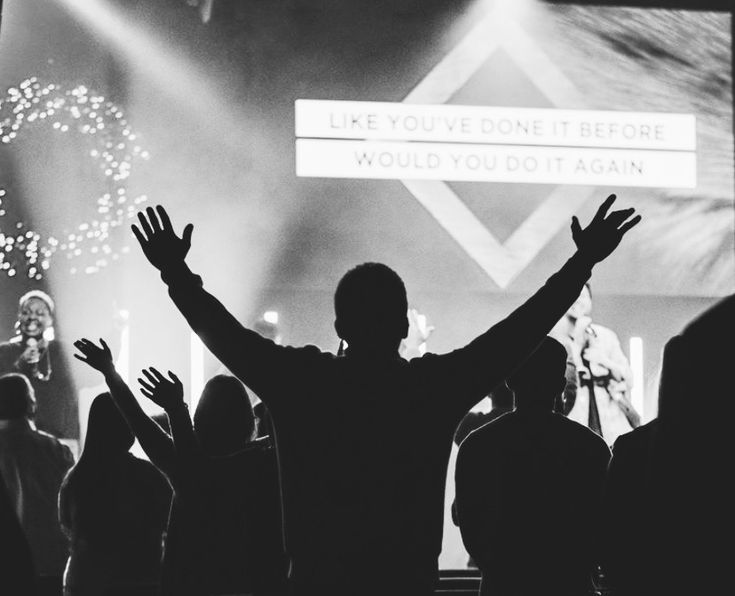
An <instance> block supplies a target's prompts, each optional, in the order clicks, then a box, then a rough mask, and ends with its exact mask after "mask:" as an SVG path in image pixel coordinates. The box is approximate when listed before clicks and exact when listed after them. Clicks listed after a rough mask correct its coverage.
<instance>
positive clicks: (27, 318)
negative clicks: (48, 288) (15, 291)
mask: <svg viewBox="0 0 735 596" xmlns="http://www.w3.org/2000/svg"><path fill="white" fill-rule="evenodd" d="M53 324H54V301H53V300H52V299H51V297H50V296H49V295H48V294H46V293H45V292H42V291H41V290H32V291H30V292H27V293H26V294H23V296H21V297H20V300H18V329H19V330H20V332H21V333H22V334H23V335H25V336H27V337H35V338H38V339H40V338H41V337H43V334H44V333H45V332H46V330H47V329H48V328H49V327H52V326H53Z"/></svg>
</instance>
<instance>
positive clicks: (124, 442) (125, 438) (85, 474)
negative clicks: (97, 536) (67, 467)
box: [61, 393, 134, 535]
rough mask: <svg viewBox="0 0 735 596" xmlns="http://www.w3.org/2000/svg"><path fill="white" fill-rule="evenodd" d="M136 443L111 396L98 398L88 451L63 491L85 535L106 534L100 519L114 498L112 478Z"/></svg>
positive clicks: (89, 427)
mask: <svg viewBox="0 0 735 596" xmlns="http://www.w3.org/2000/svg"><path fill="white" fill-rule="evenodd" d="M133 442H134V437H133V434H132V432H130V429H129V428H128V425H127V423H126V422H125V419H124V418H123V417H122V414H121V413H120V411H119V410H118V409H117V406H116V405H115V403H114V402H113V401H112V397H111V396H110V394H109V393H101V394H100V395H98V396H97V397H95V398H94V401H93V402H92V406H91V408H90V410H89V418H88V423H87V436H86V440H85V442H84V450H83V451H82V455H81V457H80V458H79V461H78V462H77V464H76V465H75V466H74V467H73V468H72V469H71V471H70V472H69V474H68V475H67V477H66V479H65V480H64V484H63V485H62V489H61V490H62V491H65V493H66V494H65V499H66V500H67V501H68V502H69V503H73V504H74V511H75V512H76V513H77V516H76V520H75V521H76V523H77V525H78V527H77V529H78V530H80V531H82V532H83V533H85V534H87V535H89V534H93V533H95V532H96V531H100V532H101V531H104V530H102V528H101V527H100V526H99V520H100V519H104V508H105V507H106V506H107V504H108V503H109V500H110V498H111V496H112V495H111V494H110V492H111V491H112V490H113V488H112V483H111V479H112V477H113V476H112V475H114V474H115V473H116V472H117V470H118V464H119V463H120V462H121V461H123V459H124V458H125V457H127V455H128V452H129V450H130V448H131V447H132V446H133ZM100 516H103V517H100Z"/></svg>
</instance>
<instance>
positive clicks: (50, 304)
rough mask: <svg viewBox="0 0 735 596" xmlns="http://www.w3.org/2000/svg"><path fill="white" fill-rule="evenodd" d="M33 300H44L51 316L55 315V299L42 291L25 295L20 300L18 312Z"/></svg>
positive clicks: (33, 291) (32, 291)
mask: <svg viewBox="0 0 735 596" xmlns="http://www.w3.org/2000/svg"><path fill="white" fill-rule="evenodd" d="M31 298H38V299H39V300H43V301H44V302H45V303H46V306H48V309H49V312H50V313H51V314H54V310H55V309H56V305H55V304H54V301H53V299H52V298H51V296H49V295H48V294H47V293H46V292H43V291H41V290H31V291H30V292H26V293H25V294H23V295H22V296H21V297H20V298H19V299H18V310H20V309H21V308H23V305H24V304H25V303H26V302H28V301H29V300H30V299H31Z"/></svg>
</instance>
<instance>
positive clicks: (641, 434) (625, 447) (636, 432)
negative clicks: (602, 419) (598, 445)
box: [613, 420, 658, 456]
mask: <svg viewBox="0 0 735 596" xmlns="http://www.w3.org/2000/svg"><path fill="white" fill-rule="evenodd" d="M657 425H658V424H657V421H656V420H652V421H650V422H648V423H647V424H644V425H643V426H639V427H638V428H634V429H633V430H632V431H630V432H627V433H625V434H622V435H620V436H619V437H618V438H617V439H615V443H614V444H613V453H614V454H615V455H616V456H620V455H621V454H623V455H625V454H627V453H630V452H637V451H639V450H641V449H646V448H647V447H648V444H649V442H650V440H651V436H652V435H653V433H654V431H655V429H656V426H657Z"/></svg>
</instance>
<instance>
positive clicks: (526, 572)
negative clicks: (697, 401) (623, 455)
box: [455, 337, 610, 596]
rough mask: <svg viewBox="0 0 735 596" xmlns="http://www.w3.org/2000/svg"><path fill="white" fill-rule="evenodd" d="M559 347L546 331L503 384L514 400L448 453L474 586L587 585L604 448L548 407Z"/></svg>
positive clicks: (530, 589) (557, 588)
mask: <svg viewBox="0 0 735 596" xmlns="http://www.w3.org/2000/svg"><path fill="white" fill-rule="evenodd" d="M566 361H567V352H566V349H565V348H564V346H562V344H561V343H559V342H558V341H556V340H555V339H552V338H550V337H547V338H546V339H545V340H544V341H543V342H542V343H541V345H540V346H539V347H538V349H537V350H536V351H535V352H534V353H533V355H531V357H530V358H529V359H528V360H527V361H526V362H525V363H524V364H523V366H522V367H521V368H520V369H519V370H518V371H516V372H515V373H514V374H513V375H511V376H510V377H509V378H508V380H507V384H508V387H509V388H510V389H511V390H512V391H513V395H514V397H515V410H514V411H513V412H511V413H509V414H505V415H504V416H500V417H499V418H497V419H496V420H494V421H492V422H490V423H488V424H485V425H484V426H482V427H481V428H479V429H477V430H476V431H474V432H472V433H470V435H469V436H468V437H467V438H466V439H465V440H464V441H463V442H462V445H461V446H460V448H459V453H458V455H457V467H456V473H455V480H456V491H457V496H456V509H457V519H458V522H459V528H460V531H461V533H462V540H463V542H464V545H465V547H466V548H467V551H468V552H469V553H470V555H471V556H472V558H473V560H474V561H475V563H476V564H477V565H478V567H479V568H480V570H481V571H482V584H481V589H480V594H481V595H483V596H484V595H489V594H493V595H497V596H526V595H528V596H530V595H532V594H549V595H558V596H575V595H579V596H583V595H585V596H586V595H587V594H589V592H590V590H591V589H592V587H593V585H592V583H591V578H592V572H593V569H594V564H595V560H594V558H593V556H592V554H593V552H594V549H593V548H592V545H593V544H594V543H595V541H596V536H595V533H596V529H597V528H596V521H595V516H596V515H597V513H598V509H599V504H600V499H601V496H602V486H603V482H604V479H605V472H606V470H607V464H608V461H609V460H610V450H609V449H608V447H607V445H606V444H605V441H604V440H603V439H602V438H601V437H599V436H597V435H596V434H595V433H593V432H592V431H591V430H590V429H588V428H585V427H584V426H582V425H581V424H578V423H577V422H574V421H572V420H569V419H568V418H566V417H565V416H563V415H562V414H559V413H556V412H554V401H555V400H556V399H557V397H558V396H559V394H561V392H562V391H563V390H564V386H565V384H566V378H565V374H564V373H565V370H566Z"/></svg>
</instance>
